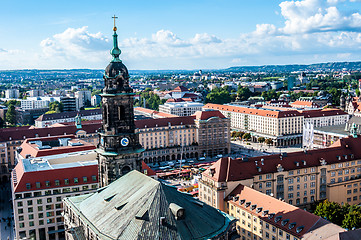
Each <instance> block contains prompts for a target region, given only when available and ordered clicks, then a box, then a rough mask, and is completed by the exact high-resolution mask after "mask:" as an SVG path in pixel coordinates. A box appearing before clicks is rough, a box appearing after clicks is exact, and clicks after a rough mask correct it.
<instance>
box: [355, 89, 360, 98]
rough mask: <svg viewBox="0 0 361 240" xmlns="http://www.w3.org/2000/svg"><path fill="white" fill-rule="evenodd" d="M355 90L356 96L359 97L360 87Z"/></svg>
mask: <svg viewBox="0 0 361 240" xmlns="http://www.w3.org/2000/svg"><path fill="white" fill-rule="evenodd" d="M355 92H356V96H357V97H359V96H360V90H359V89H358V88H356V90H355Z"/></svg>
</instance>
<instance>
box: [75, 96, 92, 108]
mask: <svg viewBox="0 0 361 240" xmlns="http://www.w3.org/2000/svg"><path fill="white" fill-rule="evenodd" d="M75 98H76V99H77V104H78V106H77V109H78V110H79V109H80V108H81V107H85V106H87V105H90V104H91V92H90V91H77V92H76V93H75Z"/></svg>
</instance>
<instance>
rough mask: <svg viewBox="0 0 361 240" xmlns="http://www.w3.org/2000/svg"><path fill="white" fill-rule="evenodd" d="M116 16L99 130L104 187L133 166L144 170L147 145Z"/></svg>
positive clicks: (99, 149)
mask: <svg viewBox="0 0 361 240" xmlns="http://www.w3.org/2000/svg"><path fill="white" fill-rule="evenodd" d="M113 18H114V28H113V31H114V34H113V48H112V50H111V51H110V54H111V55H112V56H113V59H112V60H111V62H110V63H109V65H108V66H107V67H106V69H105V74H104V76H103V78H104V81H105V87H104V89H103V93H102V94H101V97H102V110H103V125H102V128H101V130H100V132H99V140H100V141H99V144H98V148H97V153H98V162H99V181H100V185H101V186H102V187H104V186H107V185H108V184H109V183H111V182H113V181H115V180H116V179H118V178H119V177H121V176H123V175H124V174H126V173H128V172H129V171H131V170H138V171H141V167H142V163H141V161H142V160H141V157H142V152H143V151H144V149H143V148H142V146H141V145H140V144H139V136H138V135H137V134H136V133H135V124H134V110H133V97H134V94H135V93H133V89H132V88H130V86H129V74H128V70H127V68H126V67H125V65H124V64H123V63H122V61H121V60H120V59H119V55H120V53H121V51H120V49H119V48H118V35H117V32H116V31H117V28H116V26H115V18H116V17H115V16H114V17H113Z"/></svg>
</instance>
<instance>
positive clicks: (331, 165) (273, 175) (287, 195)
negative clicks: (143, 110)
mask: <svg viewBox="0 0 361 240" xmlns="http://www.w3.org/2000/svg"><path fill="white" fill-rule="evenodd" d="M359 146H361V137H358V138H352V137H349V138H344V139H340V140H338V141H337V142H336V143H335V144H333V145H332V146H331V147H329V148H325V149H316V150H310V151H301V152H293V153H288V154H286V153H284V154H275V155H269V156H262V157H254V158H249V159H248V158H243V159H231V158H221V159H220V160H218V161H217V162H216V163H215V164H214V165H213V166H212V167H210V168H209V169H208V170H207V171H205V172H204V173H203V174H202V178H201V180H200V183H199V197H200V199H201V200H202V201H204V202H206V203H208V204H210V205H212V206H214V207H217V208H219V209H221V210H224V209H225V202H224V197H225V196H228V195H229V194H230V193H231V192H232V191H233V190H234V189H235V188H236V187H237V186H238V185H239V184H242V185H245V186H248V187H252V188H254V189H255V190H257V191H259V192H262V193H265V194H267V195H270V196H273V197H275V198H277V199H281V200H283V201H285V202H287V203H289V204H292V205H295V206H298V207H308V206H309V205H310V204H311V203H313V202H315V201H319V200H324V199H326V198H327V199H328V200H330V201H336V202H338V203H340V204H345V203H348V204H359V203H361V192H360V189H361V185H360V184H361V148H360V147H359Z"/></svg>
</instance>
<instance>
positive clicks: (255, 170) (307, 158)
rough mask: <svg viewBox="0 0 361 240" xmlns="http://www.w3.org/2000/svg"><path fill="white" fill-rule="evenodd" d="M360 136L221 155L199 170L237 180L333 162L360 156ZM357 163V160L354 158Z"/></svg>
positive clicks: (212, 176) (218, 177)
mask: <svg viewBox="0 0 361 240" xmlns="http://www.w3.org/2000/svg"><path fill="white" fill-rule="evenodd" d="M360 145H361V137H358V138H352V137H348V138H342V139H339V140H338V141H336V142H335V143H334V144H333V145H331V146H330V147H328V148H323V149H315V150H308V151H299V152H291V153H282V154H274V155H268V156H260V157H252V158H246V157H244V158H237V159H232V158H229V157H224V158H221V159H219V160H218V161H217V162H215V163H214V164H213V165H212V167H210V168H209V169H207V170H206V171H204V172H203V174H204V175H205V176H208V177H209V178H211V179H213V180H215V181H217V182H226V181H227V182H228V181H239V180H243V179H250V178H253V177H254V176H256V175H261V174H267V173H274V172H277V171H279V170H282V171H290V170H297V169H303V168H309V167H316V166H321V165H322V164H336V163H341V162H348V161H350V160H356V159H361V148H360V147H359V146H360ZM358 164H359V165H361V161H359V162H358Z"/></svg>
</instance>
